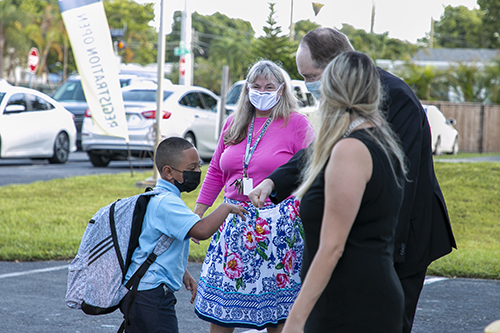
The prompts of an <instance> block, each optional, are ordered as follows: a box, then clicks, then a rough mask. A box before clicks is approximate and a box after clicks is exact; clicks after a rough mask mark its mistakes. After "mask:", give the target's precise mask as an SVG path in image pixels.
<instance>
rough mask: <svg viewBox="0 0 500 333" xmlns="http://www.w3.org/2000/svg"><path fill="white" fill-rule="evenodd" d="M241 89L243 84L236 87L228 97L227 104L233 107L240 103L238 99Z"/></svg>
mask: <svg viewBox="0 0 500 333" xmlns="http://www.w3.org/2000/svg"><path fill="white" fill-rule="evenodd" d="M241 88H243V84H240V85H237V86H235V87H234V88H233V89H232V90H231V91H230V92H229V94H228V95H227V98H226V104H229V105H233V104H236V103H238V98H240V93H241Z"/></svg>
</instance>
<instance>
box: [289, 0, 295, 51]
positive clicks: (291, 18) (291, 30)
mask: <svg viewBox="0 0 500 333" xmlns="http://www.w3.org/2000/svg"><path fill="white" fill-rule="evenodd" d="M294 37H295V24H294V23H293V0H290V41H291V42H292V41H293V38H294Z"/></svg>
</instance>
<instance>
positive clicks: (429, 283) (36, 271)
mask: <svg viewBox="0 0 500 333" xmlns="http://www.w3.org/2000/svg"><path fill="white" fill-rule="evenodd" d="M68 264H69V263H68V262H64V261H49V262H21V263H19V262H0V295H1V297H0V323H1V324H0V333H4V332H5V333H7V332H8V333H18V332H30V333H70V332H71V333H94V332H95V333H100V332H102V333H112V332H116V331H117V329H118V327H119V326H120V324H121V321H122V315H121V313H120V312H119V311H116V312H114V313H112V314H108V315H103V316H89V315H86V314H84V313H83V312H82V311H80V310H74V309H70V308H68V307H67V306H66V305H65V302H64V296H65V293H66V280H67V266H68ZM200 268H201V264H198V263H189V264H188V269H189V271H190V272H191V274H192V275H193V276H194V277H195V279H197V278H198V277H199V272H200ZM176 297H177V300H178V301H177V305H176V309H177V310H176V311H177V316H178V319H179V329H180V332H181V333H194V332H208V326H209V325H208V324H207V323H206V322H204V321H202V320H200V319H198V318H197V317H196V315H195V314H194V310H193V309H194V308H193V305H192V304H190V303H189V298H190V293H189V292H188V291H186V290H185V289H181V290H179V291H178V292H177V293H176ZM499 309H500V281H487V280H476V279H442V278H433V277H428V278H427V280H426V284H425V285H424V289H423V291H422V295H421V297H420V302H419V305H418V309H417V313H416V318H415V325H414V328H413V331H412V332H413V333H482V332H483V330H484V328H485V327H486V326H487V325H488V324H490V323H491V322H493V321H495V320H497V319H500V313H499V311H498V310H499ZM235 332H237V333H242V332H247V333H250V332H252V333H256V332H257V331H253V330H248V329H241V328H240V329H236V330H235ZM318 333H321V332H318ZM359 333H361V332H359ZM363 333H364V332H363Z"/></svg>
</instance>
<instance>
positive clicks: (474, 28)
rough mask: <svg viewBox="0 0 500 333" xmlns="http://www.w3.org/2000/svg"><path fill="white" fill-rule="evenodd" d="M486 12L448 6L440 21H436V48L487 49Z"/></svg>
mask: <svg viewBox="0 0 500 333" xmlns="http://www.w3.org/2000/svg"><path fill="white" fill-rule="evenodd" d="M483 16H484V12H483V11H481V10H479V9H472V10H470V9H468V8H467V7H465V6H458V7H452V6H446V7H445V9H444V13H443V15H442V16H441V18H440V19H439V21H434V42H433V43H434V46H440V47H448V48H486V47H488V40H487V38H486V34H485V31H484V30H483V23H482V20H483Z"/></svg>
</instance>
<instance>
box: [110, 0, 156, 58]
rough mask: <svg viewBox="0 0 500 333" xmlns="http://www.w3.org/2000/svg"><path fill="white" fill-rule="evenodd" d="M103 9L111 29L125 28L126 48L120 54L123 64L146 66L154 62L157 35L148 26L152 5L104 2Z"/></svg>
mask: <svg viewBox="0 0 500 333" xmlns="http://www.w3.org/2000/svg"><path fill="white" fill-rule="evenodd" d="M104 9H105V11H106V17H107V19H108V24H109V26H110V27H111V28H115V29H123V28H125V30H126V31H125V35H124V37H123V39H124V40H125V42H126V43H125V44H126V47H125V49H123V50H122V51H120V54H121V55H122V62H124V63H130V62H134V63H139V64H141V65H146V64H149V63H152V62H156V58H157V56H156V51H157V50H156V44H157V41H158V37H157V36H158V34H157V32H156V31H155V29H154V28H153V27H152V26H150V25H149V23H150V22H151V21H152V20H153V19H154V17H155V15H154V4H153V3H146V4H142V5H141V4H138V3H137V2H135V1H133V0H105V1H104Z"/></svg>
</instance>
